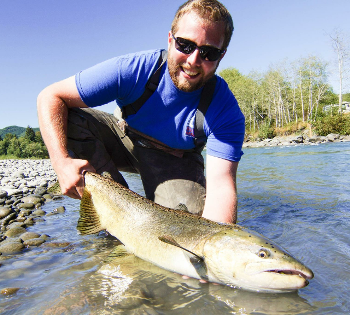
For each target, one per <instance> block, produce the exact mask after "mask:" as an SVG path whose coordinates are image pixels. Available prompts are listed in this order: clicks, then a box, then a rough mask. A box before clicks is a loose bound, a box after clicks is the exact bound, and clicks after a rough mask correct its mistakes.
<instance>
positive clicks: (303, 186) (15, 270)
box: [0, 143, 350, 315]
mask: <svg viewBox="0 0 350 315" xmlns="http://www.w3.org/2000/svg"><path fill="white" fill-rule="evenodd" d="M244 151H245V154H244V156H243V159H242V161H241V163H240V166H239V175H238V189H239V212H238V221H239V222H238V223H239V224H240V225H242V226H245V227H247V228H250V229H253V230H255V231H257V232H259V233H261V234H263V235H264V236H266V237H268V238H270V239H272V240H274V241H275V242H276V243H278V244H280V245H282V246H283V247H284V248H286V249H288V251H289V252H290V253H292V254H293V255H294V256H295V257H296V258H298V259H299V260H301V261H302V262H303V263H305V265H307V266H308V267H310V268H311V269H312V270H313V272H314V273H315V278H314V279H312V280H311V281H310V284H309V285H308V286H307V287H306V288H303V289H301V290H299V291H298V292H295V293H288V294H262V293H253V292H245V291H242V290H235V289H231V288H229V287H224V286H218V285H214V284H201V283H199V282H198V281H197V280H194V279H189V280H184V279H182V278H181V276H179V275H177V274H174V273H171V272H168V271H165V270H162V269H160V268H158V267H155V266H153V265H152V264H149V263H146V262H144V261H142V260H140V259H138V258H136V257H134V256H123V257H120V258H118V259H115V260H114V261H113V262H107V261H106V259H107V257H108V255H109V253H110V252H111V251H112V249H113V248H114V247H115V245H117V244H118V242H117V241H116V240H115V239H114V238H112V237H110V236H106V235H105V234H104V233H101V234H100V235H98V236H96V235H89V236H81V235H79V234H78V233H77V230H76V228H75V227H76V222H77V220H78V216H79V214H78V208H79V202H77V201H75V200H72V199H69V198H66V197H65V198H64V199H63V200H59V201H53V202H49V203H47V204H46V205H45V206H44V207H43V209H44V210H46V211H47V212H50V211H52V210H53V209H54V208H57V207H58V206H60V205H64V206H65V207H66V213H65V214H61V215H57V216H49V217H46V218H45V221H44V222H39V223H37V224H36V225H35V226H33V227H31V228H30V229H29V230H31V231H37V232H39V233H47V234H49V235H50V236H51V240H50V242H51V243H54V244H55V246H52V245H51V246H49V244H43V245H41V246H40V247H38V248H36V249H31V250H28V251H26V252H25V253H23V254H21V255H19V256H18V255H17V256H13V257H12V258H10V259H8V260H6V261H4V262H2V264H3V266H1V267H0V271H1V273H0V289H2V288H7V287H16V288H20V290H19V291H18V292H17V293H16V294H13V295H9V296H4V295H1V296H0V313H1V314H50V315H53V314H203V313H204V312H205V313H207V314H348V313H349V312H350V301H349V299H348V295H349V293H348V292H349V290H350V263H349V262H350V234H349V231H350V214H349V213H350V176H349V175H350V172H349V167H348V165H349V160H350V143H332V144H322V145H318V146H296V147H268V148H249V149H245V150H244ZM127 177H128V181H129V183H130V188H131V189H133V190H135V191H137V192H139V193H142V187H141V184H140V181H139V178H138V177H137V176H135V175H132V176H127Z"/></svg>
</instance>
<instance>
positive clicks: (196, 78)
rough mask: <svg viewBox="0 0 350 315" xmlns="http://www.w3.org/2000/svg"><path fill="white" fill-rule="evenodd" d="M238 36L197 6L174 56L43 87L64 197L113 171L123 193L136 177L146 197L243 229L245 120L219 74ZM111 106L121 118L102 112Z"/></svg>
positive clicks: (203, 2)
mask: <svg viewBox="0 0 350 315" xmlns="http://www.w3.org/2000/svg"><path fill="white" fill-rule="evenodd" d="M232 32H233V22H232V18H231V15H230V14H229V12H228V11H227V9H226V8H225V7H224V6H223V5H222V4H221V3H220V2H218V1H216V0H190V1H187V2H186V3H184V4H183V5H182V6H180V8H179V9H178V11H177V12H176V15H175V18H174V20H173V23H172V26H171V30H170V31H169V34H168V51H167V52H166V51H165V50H162V49H157V50H153V51H143V52H138V53H133V54H129V55H124V56H119V57H115V58H113V59H110V60H107V61H105V62H102V63H100V64H98V65H96V66H93V67H91V68H89V69H86V70H83V71H81V72H79V73H78V74H76V75H75V76H72V77H70V78H67V79H65V80H63V81H60V82H57V83H54V84H52V85H50V86H48V87H47V88H45V89H44V90H43V91H42V92H41V93H40V94H39V96H38V116H39V124H40V129H41V133H42V136H43V139H44V141H45V144H46V146H47V148H48V151H49V154H50V158H51V162H52V166H53V168H54V169H55V171H56V173H57V176H58V180H59V183H60V186H61V190H62V192H63V193H64V194H66V195H67V196H70V197H72V198H81V196H82V193H83V189H84V180H83V173H84V171H92V172H97V173H99V174H100V173H102V172H104V171H108V172H109V173H110V174H111V176H112V177H113V179H114V180H116V181H117V182H119V183H121V184H123V185H125V186H127V183H126V181H125V179H124V177H123V176H122V174H121V173H120V172H121V171H123V172H132V173H138V174H140V176H141V179H142V183H143V187H144V190H145V195H146V197H147V198H148V199H150V200H153V201H155V202H157V203H159V204H161V205H163V206H166V207H170V208H176V207H177V206H178V205H179V204H185V205H186V207H187V209H188V210H189V211H190V212H192V213H194V214H198V215H202V216H203V217H205V218H208V219H211V220H213V221H217V222H223V223H235V222H236V220H237V189H236V173H237V167H238V162H239V161H240V159H241V156H242V154H243V153H242V143H243V138H244V116H243V114H242V112H241V110H240V108H239V106H238V104H237V101H236V99H235V97H234V95H233V94H232V92H231V91H230V90H229V88H228V86H227V83H226V82H225V81H224V80H223V79H222V78H221V77H219V76H217V75H215V71H216V69H217V67H218V66H219V63H220V61H221V59H222V58H223V57H224V55H225V53H226V50H227V47H228V45H229V42H230V39H231V36H232ZM111 101H115V102H116V104H117V109H116V111H115V112H114V115H111V114H107V113H105V112H103V111H99V110H96V109H95V107H96V106H101V105H103V104H106V103H109V102H111ZM205 144H206V165H204V159H203V156H202V154H201V152H202V150H203V147H204V145H205ZM204 166H205V167H206V173H205V172H204Z"/></svg>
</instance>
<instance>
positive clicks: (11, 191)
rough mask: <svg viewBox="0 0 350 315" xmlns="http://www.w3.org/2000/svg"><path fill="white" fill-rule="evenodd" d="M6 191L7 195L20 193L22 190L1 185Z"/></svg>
mask: <svg viewBox="0 0 350 315" xmlns="http://www.w3.org/2000/svg"><path fill="white" fill-rule="evenodd" d="M2 189H3V190H5V191H6V192H7V196H15V195H22V190H19V189H16V188H13V187H2Z"/></svg>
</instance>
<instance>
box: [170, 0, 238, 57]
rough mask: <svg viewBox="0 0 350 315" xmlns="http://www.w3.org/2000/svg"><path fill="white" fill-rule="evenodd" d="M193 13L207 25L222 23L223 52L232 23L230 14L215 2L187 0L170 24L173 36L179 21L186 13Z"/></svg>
mask: <svg viewBox="0 0 350 315" xmlns="http://www.w3.org/2000/svg"><path fill="white" fill-rule="evenodd" d="M190 12H195V13H196V14H198V16H199V17H200V18H202V19H204V20H207V21H208V22H209V23H216V22H224V25H225V34H224V35H225V38H224V43H223V47H221V49H223V50H225V49H226V48H227V47H228V44H229V43H230V40H231V36H232V32H233V29H234V27H233V21H232V17H231V14H230V12H228V10H227V9H226V8H225V6H224V5H223V4H222V3H220V2H219V1H217V0H189V1H187V2H185V3H184V4H183V5H181V6H180V7H179V9H178V10H177V11H176V13H175V17H174V20H173V22H172V24H171V32H172V33H173V34H175V33H176V32H177V30H178V23H179V20H180V19H181V18H182V17H183V16H184V15H185V14H187V13H190Z"/></svg>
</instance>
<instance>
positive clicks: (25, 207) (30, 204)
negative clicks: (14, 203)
mask: <svg viewBox="0 0 350 315" xmlns="http://www.w3.org/2000/svg"><path fill="white" fill-rule="evenodd" d="M34 207H35V204H34V203H31V202H25V203H22V204H21V205H20V206H19V207H18V208H19V209H22V208H24V209H33V208H34Z"/></svg>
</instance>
